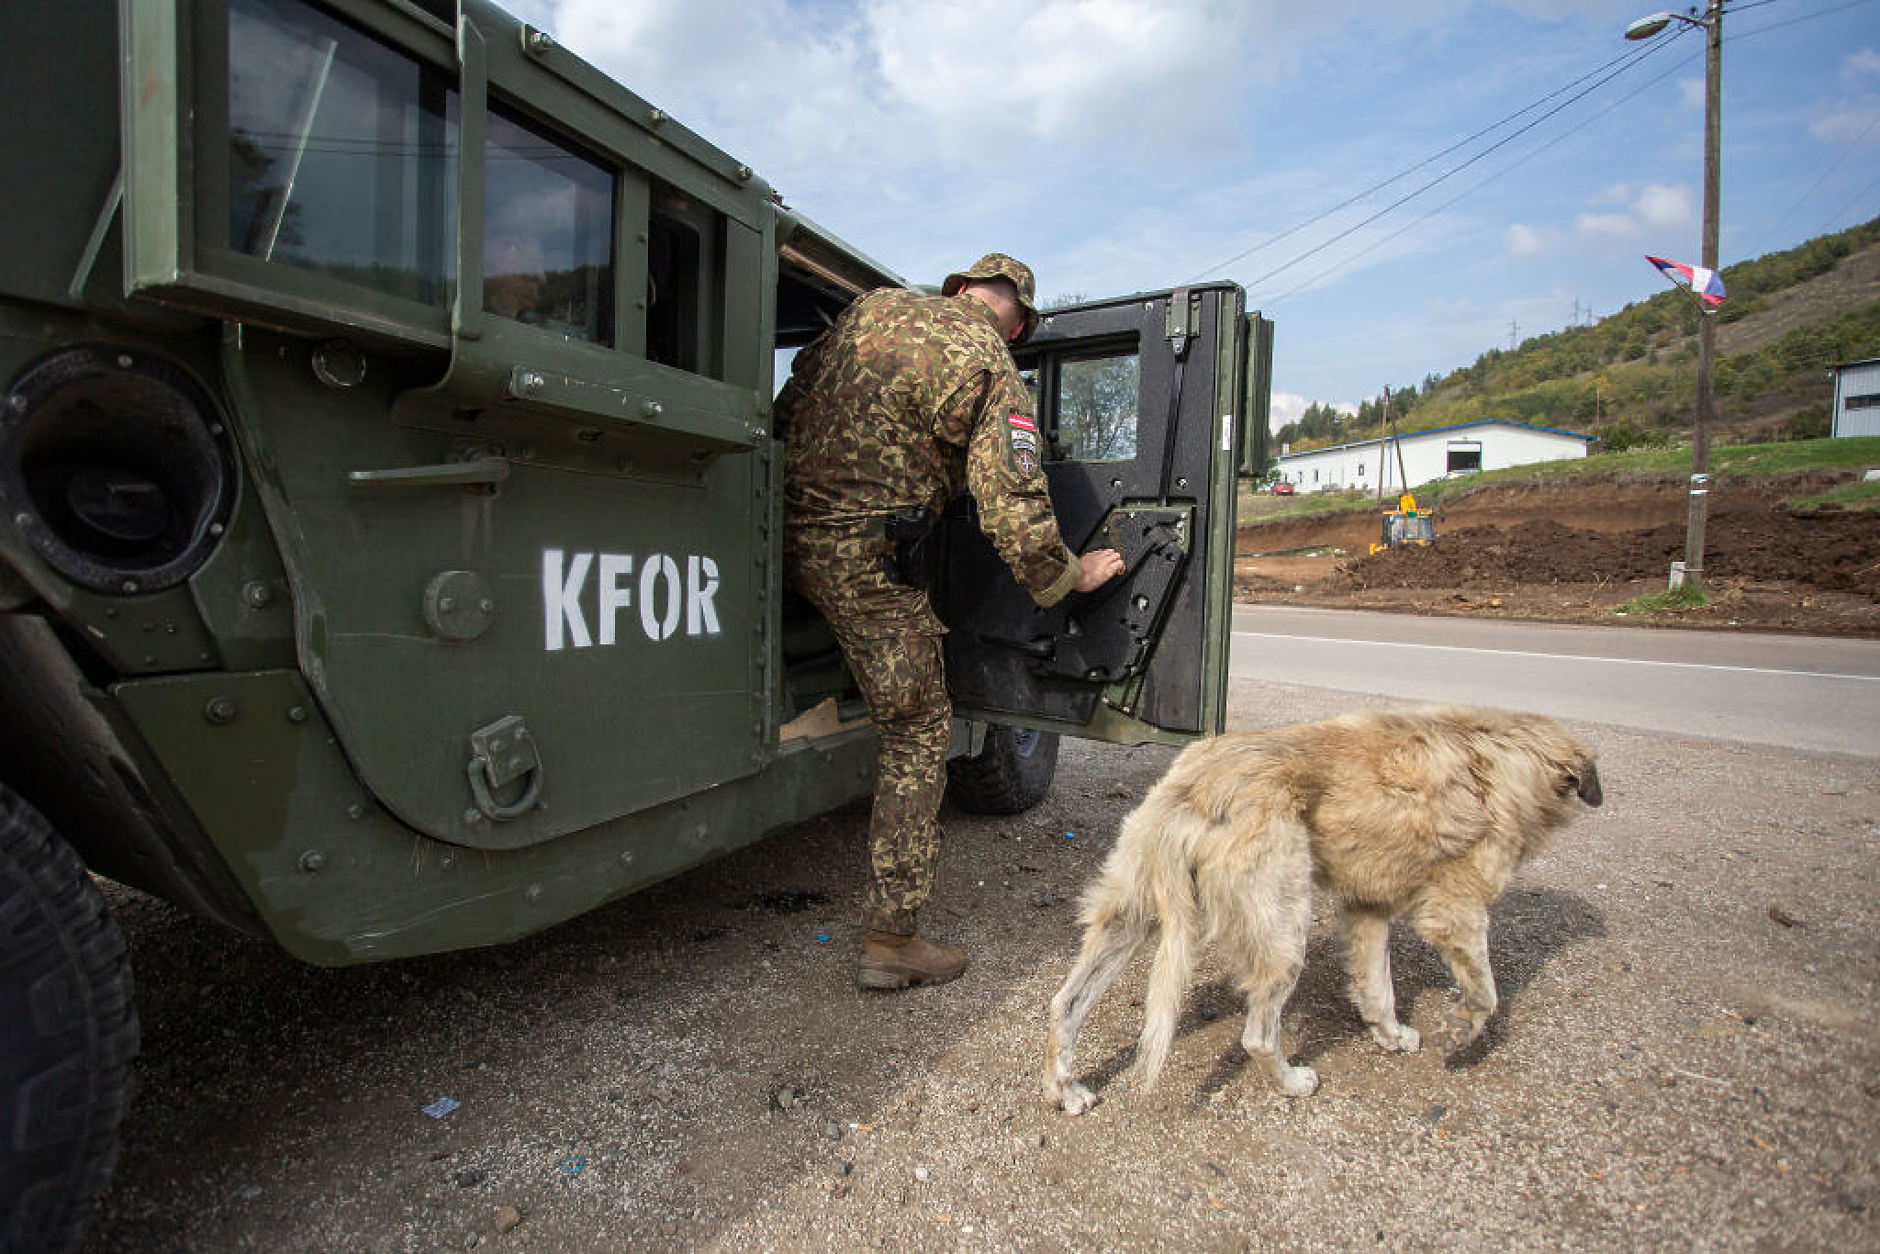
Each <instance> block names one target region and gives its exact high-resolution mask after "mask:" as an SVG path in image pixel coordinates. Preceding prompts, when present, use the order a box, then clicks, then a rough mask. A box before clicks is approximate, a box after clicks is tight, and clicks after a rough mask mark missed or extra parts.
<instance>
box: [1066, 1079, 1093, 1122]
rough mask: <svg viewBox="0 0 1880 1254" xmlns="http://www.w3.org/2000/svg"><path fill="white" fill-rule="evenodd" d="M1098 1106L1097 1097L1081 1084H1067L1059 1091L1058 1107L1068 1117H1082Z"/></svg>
mask: <svg viewBox="0 0 1880 1254" xmlns="http://www.w3.org/2000/svg"><path fill="white" fill-rule="evenodd" d="M1096 1104H1097V1095H1096V1094H1095V1093H1092V1092H1091V1091H1090V1090H1089V1089H1087V1088H1085V1087H1084V1086H1083V1085H1081V1084H1075V1083H1072V1084H1066V1085H1065V1086H1064V1087H1063V1088H1062V1089H1060V1090H1059V1091H1058V1105H1060V1106H1062V1107H1063V1108H1064V1113H1065V1114H1067V1115H1081V1114H1083V1113H1084V1112H1085V1111H1087V1110H1089V1109H1090V1108H1091V1107H1092V1106H1095V1105H1096Z"/></svg>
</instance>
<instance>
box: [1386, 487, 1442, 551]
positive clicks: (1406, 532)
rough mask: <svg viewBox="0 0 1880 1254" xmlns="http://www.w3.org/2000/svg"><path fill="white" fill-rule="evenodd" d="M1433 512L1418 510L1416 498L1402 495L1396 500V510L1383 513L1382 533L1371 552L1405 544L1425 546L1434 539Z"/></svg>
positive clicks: (1434, 523)
mask: <svg viewBox="0 0 1880 1254" xmlns="http://www.w3.org/2000/svg"><path fill="white" fill-rule="evenodd" d="M1435 512H1436V511H1435V510H1428V509H1418V508H1417V498H1416V497H1415V496H1413V495H1412V494H1411V493H1408V492H1406V493H1404V494H1403V495H1402V496H1400V497H1398V498H1397V508H1396V509H1393V510H1386V511H1385V512H1384V532H1383V535H1382V537H1381V538H1380V539H1379V541H1378V543H1376V544H1373V545H1372V546H1371V552H1373V553H1382V552H1383V551H1384V550H1385V549H1395V548H1401V547H1402V546H1403V545H1406V544H1418V545H1427V544H1429V542H1430V541H1432V540H1434V539H1435V538H1436V521H1435V518H1434V515H1435Z"/></svg>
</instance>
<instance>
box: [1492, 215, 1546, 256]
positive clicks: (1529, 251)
mask: <svg viewBox="0 0 1880 1254" xmlns="http://www.w3.org/2000/svg"><path fill="white" fill-rule="evenodd" d="M1502 242H1503V243H1504V244H1505V245H1506V246H1507V249H1508V251H1509V253H1511V254H1512V255H1514V256H1516V257H1533V256H1536V255H1538V254H1540V253H1542V252H1544V251H1546V248H1547V237H1546V235H1545V234H1544V233H1542V232H1541V231H1538V230H1536V229H1535V228H1533V227H1531V226H1526V225H1524V224H1522V223H1520V222H1517V223H1515V224H1514V225H1513V226H1510V227H1509V228H1508V229H1507V231H1506V232H1504V233H1503V236H1502Z"/></svg>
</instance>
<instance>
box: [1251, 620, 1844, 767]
mask: <svg viewBox="0 0 1880 1254" xmlns="http://www.w3.org/2000/svg"><path fill="white" fill-rule="evenodd" d="M1232 669H1233V674H1234V676H1235V677H1236V678H1243V679H1252V680H1258V681H1262V682H1268V683H1282V684H1296V685H1302V686H1305V687H1311V688H1329V689H1333V690H1335V691H1340V692H1362V693H1370V694H1374V695H1378V696H1386V697H1391V698H1400V699H1405V700H1417V701H1456V702H1462V703H1466V704H1473V705H1492V706H1500V707H1503V708H1516V709H1530V710H1537V711H1540V712H1542V713H1546V714H1551V715H1554V716H1555V717H1557V718H1566V719H1583V720H1586V721H1589V722H1597V723H1606V724H1610V725H1613V726H1619V727H1629V728H1635V729H1638V730H1642V731H1660V732H1674V733H1678V734H1681V735H1693V736H1704V737H1708V738H1712V739H1717V740H1729V741H1737V742H1740V743H1745V744H1761V745H1778V746H1781V747H1783V748H1789V749H1813V750H1823V751H1827V752H1832V753H1850V754H1856V755H1859V756H1861V757H1868V758H1874V757H1880V713H1876V711H1877V710H1880V641H1873V640H1850V639H1841V638H1826V637H1814V636H1777V635H1741V634H1737V633H1733V632H1708V631H1682V630H1678V631H1672V630H1647V629H1642V628H1631V627H1576V626H1547V625H1541V624H1533V623H1508V622H1484V621H1482V620H1479V619H1463V618H1420V617H1412V616H1407V615H1395V614H1362V613H1352V612H1350V611H1342V610H1340V611H1323V610H1306V609H1294V608H1289V607H1279V606H1240V607H1237V608H1236V609H1235V611H1234V643H1233V662H1232Z"/></svg>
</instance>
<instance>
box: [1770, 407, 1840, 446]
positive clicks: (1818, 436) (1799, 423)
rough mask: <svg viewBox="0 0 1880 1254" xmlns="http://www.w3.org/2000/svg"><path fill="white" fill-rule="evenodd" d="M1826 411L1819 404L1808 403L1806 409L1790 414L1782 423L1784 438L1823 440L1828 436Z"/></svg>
mask: <svg viewBox="0 0 1880 1254" xmlns="http://www.w3.org/2000/svg"><path fill="white" fill-rule="evenodd" d="M1829 426H1830V424H1829V422H1828V411H1827V409H1826V408H1825V407H1823V406H1821V405H1810V406H1809V407H1808V408H1806V409H1801V410H1797V411H1796V412H1795V413H1793V414H1790V415H1789V416H1788V419H1787V420H1786V421H1785V422H1783V424H1782V437H1781V438H1782V439H1784V440H1823V439H1826V438H1827V436H1828V430H1829Z"/></svg>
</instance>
